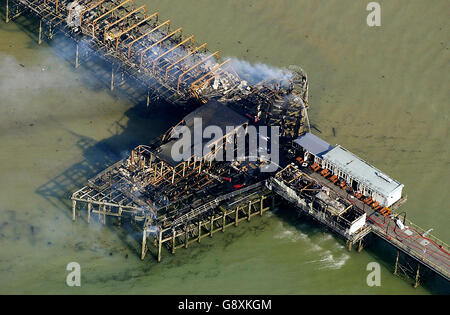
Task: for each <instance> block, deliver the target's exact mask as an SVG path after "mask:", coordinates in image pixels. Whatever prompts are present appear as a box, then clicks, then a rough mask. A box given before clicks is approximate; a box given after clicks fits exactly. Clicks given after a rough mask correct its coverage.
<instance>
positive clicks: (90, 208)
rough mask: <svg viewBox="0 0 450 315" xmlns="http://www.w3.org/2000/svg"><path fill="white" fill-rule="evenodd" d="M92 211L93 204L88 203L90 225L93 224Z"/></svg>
mask: <svg viewBox="0 0 450 315" xmlns="http://www.w3.org/2000/svg"><path fill="white" fill-rule="evenodd" d="M91 210H92V203H90V202H89V203H88V223H91Z"/></svg>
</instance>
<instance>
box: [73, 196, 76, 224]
mask: <svg viewBox="0 0 450 315" xmlns="http://www.w3.org/2000/svg"><path fill="white" fill-rule="evenodd" d="M76 207H77V202H76V201H75V200H72V221H75V210H76Z"/></svg>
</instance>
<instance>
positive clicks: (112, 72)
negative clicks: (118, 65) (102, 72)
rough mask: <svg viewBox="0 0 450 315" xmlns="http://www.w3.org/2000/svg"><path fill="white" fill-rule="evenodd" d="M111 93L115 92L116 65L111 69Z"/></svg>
mask: <svg viewBox="0 0 450 315" xmlns="http://www.w3.org/2000/svg"><path fill="white" fill-rule="evenodd" d="M111 91H114V65H112V68H111Z"/></svg>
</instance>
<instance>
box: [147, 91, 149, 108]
mask: <svg viewBox="0 0 450 315" xmlns="http://www.w3.org/2000/svg"><path fill="white" fill-rule="evenodd" d="M149 106H150V90H148V91H147V108H148V107H149Z"/></svg>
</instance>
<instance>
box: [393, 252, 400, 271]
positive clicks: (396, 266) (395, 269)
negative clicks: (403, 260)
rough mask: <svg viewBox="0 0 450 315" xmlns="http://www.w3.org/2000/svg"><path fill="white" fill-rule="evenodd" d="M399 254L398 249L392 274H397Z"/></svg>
mask: <svg viewBox="0 0 450 315" xmlns="http://www.w3.org/2000/svg"><path fill="white" fill-rule="evenodd" d="M399 256H400V251H397V258H395V267H394V275H395V276H396V275H397V272H398V258H399Z"/></svg>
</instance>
